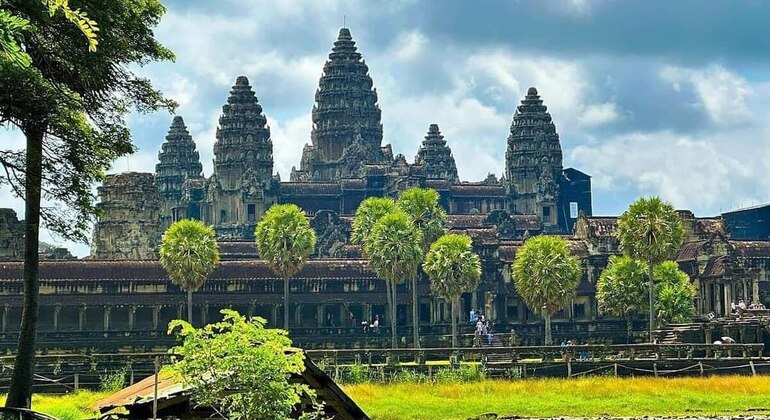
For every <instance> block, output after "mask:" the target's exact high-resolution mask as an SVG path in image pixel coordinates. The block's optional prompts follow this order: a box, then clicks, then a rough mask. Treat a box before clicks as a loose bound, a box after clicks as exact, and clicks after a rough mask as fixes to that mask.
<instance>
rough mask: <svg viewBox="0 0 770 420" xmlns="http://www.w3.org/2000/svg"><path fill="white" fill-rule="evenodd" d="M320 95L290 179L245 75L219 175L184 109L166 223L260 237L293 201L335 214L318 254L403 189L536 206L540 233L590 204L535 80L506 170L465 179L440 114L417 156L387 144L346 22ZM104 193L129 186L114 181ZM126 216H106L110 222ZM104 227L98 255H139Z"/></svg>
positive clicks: (168, 144) (467, 205)
mask: <svg viewBox="0 0 770 420" xmlns="http://www.w3.org/2000/svg"><path fill="white" fill-rule="evenodd" d="M315 100H316V103H315V105H314V106H313V110H312V118H313V127H312V132H311V133H310V140H311V144H308V145H306V146H305V148H304V150H303V153H302V157H301V160H300V168H299V169H296V168H293V169H292V172H291V180H290V182H281V181H280V178H279V177H278V175H277V174H274V173H273V143H272V139H271V136H270V129H269V127H268V126H267V119H266V117H265V115H264V114H263V110H262V106H261V105H260V104H259V102H258V100H257V97H256V95H255V93H254V90H253V89H252V87H251V85H250V84H249V80H248V79H247V78H246V77H245V76H239V77H238V78H237V79H236V81H235V85H234V86H233V87H232V90H231V91H230V95H229V97H228V98H227V102H226V103H225V105H224V106H223V107H222V115H221V117H220V119H219V126H218V128H217V133H216V143H215V145H214V173H213V174H212V175H211V176H210V177H208V178H204V177H203V176H202V169H201V164H200V158H199V154H198V151H197V150H196V147H195V143H194V141H193V139H192V138H191V136H190V134H189V132H188V131H187V129H186V127H185V124H184V121H183V120H182V118H181V117H174V120H173V122H172V124H171V127H170V129H169V132H168V135H167V136H166V141H165V142H164V143H163V144H162V146H161V152H160V153H159V155H158V161H159V162H158V164H157V166H156V177H155V186H156V189H157V190H158V194H159V196H160V199H161V211H160V212H161V214H160V218H161V222H162V225H163V226H168V225H169V224H170V222H173V221H175V220H179V219H182V218H195V219H200V220H202V221H204V222H205V223H207V224H209V225H212V226H214V228H215V229H216V232H217V235H218V236H219V238H220V239H222V240H226V241H232V240H252V239H253V237H254V228H255V226H256V223H257V221H258V220H259V219H260V218H261V217H262V215H263V214H264V213H265V211H266V210H267V208H268V207H270V206H271V205H272V204H274V203H295V204H297V205H299V206H300V207H301V208H302V209H303V210H304V211H305V212H306V213H307V214H308V216H310V217H313V216H315V215H318V214H322V213H323V214H326V216H324V217H325V219H324V220H325V221H324V222H321V221H319V222H318V224H317V230H318V235H319V237H320V238H322V240H321V241H320V243H319V250H318V251H319V252H318V255H319V256H334V255H337V254H339V252H342V251H341V250H342V248H340V247H339V246H336V245H334V246H333V244H338V243H340V241H341V238H342V237H343V236H345V234H340V233H339V232H337V231H336V230H335V231H334V232H332V231H329V226H332V225H334V223H332V222H330V221H333V220H336V219H335V217H336V218H339V217H343V216H345V215H352V214H353V213H354V212H355V210H356V208H358V205H359V204H360V203H361V201H362V200H364V199H365V198H366V197H371V196H376V197H383V196H396V195H398V193H399V192H400V191H403V190H405V189H407V188H411V187H423V188H433V189H435V190H437V191H438V192H439V194H440V197H441V204H442V206H444V207H445V208H446V210H447V211H448V212H449V213H450V214H479V215H484V214H488V213H490V212H493V211H500V210H506V211H508V212H509V213H510V214H530V215H534V216H535V217H536V219H537V220H539V223H540V224H541V226H538V227H537V228H536V229H533V230H532V231H538V232H540V231H547V232H560V233H569V232H571V230H572V225H573V222H574V220H576V218H577V214H574V215H572V216H571V218H570V217H569V215H567V214H566V213H567V210H568V209H571V204H575V207H576V208H580V210H582V211H584V212H586V213H587V214H590V213H591V185H590V177H589V176H587V175H585V174H583V173H582V172H580V171H577V170H575V169H567V170H564V171H562V158H561V148H560V146H559V136H558V135H557V134H556V128H555V126H554V124H553V122H552V121H551V116H550V114H548V113H547V111H546V107H545V106H544V105H543V102H542V100H541V99H540V97H539V96H538V94H537V91H536V90H535V89H534V88H531V89H530V90H529V92H528V95H527V96H526V97H525V98H524V100H523V101H522V105H520V106H519V107H518V109H517V111H516V113H515V115H514V117H513V125H512V126H511V134H510V137H509V140H508V153H507V154H506V177H504V178H503V179H498V178H497V177H495V176H494V175H492V174H490V175H489V176H488V177H487V178H486V179H485V180H483V181H480V182H463V181H460V179H459V176H458V173H457V164H456V162H455V159H454V156H453V155H452V151H451V148H450V147H449V145H448V143H447V140H446V139H445V138H444V136H443V135H442V134H441V132H440V130H439V127H438V124H430V126H429V129H428V133H427V135H426V136H425V137H424V139H423V140H422V143H421V145H420V147H419V149H418V150H417V154H416V156H415V161H414V163H411V162H409V161H407V159H406V157H404V155H402V154H398V155H395V156H394V154H393V150H392V148H391V146H390V145H385V146H383V144H382V143H383V127H382V123H381V111H380V108H379V105H378V104H377V92H376V90H375V89H374V87H373V82H372V79H371V77H370V76H369V69H368V67H367V65H366V63H365V62H364V60H363V59H362V57H361V54H360V53H359V52H358V51H357V49H356V45H355V42H354V41H353V38H352V36H351V34H350V31H349V30H348V29H347V28H342V29H341V30H340V33H339V37H338V39H337V41H336V42H335V43H334V47H333V48H332V52H331V53H330V54H329V59H328V60H327V62H326V64H325V65H324V68H323V74H322V76H321V79H320V81H319V88H318V91H317V92H316V95H315ZM105 192H109V193H110V194H112V195H113V196H114V195H116V194H119V192H117V191H116V190H112V189H106V190H105ZM104 199H106V200H108V201H109V200H115V198H109V197H105V198H104ZM125 199H126V200H130V198H125ZM568 201H569V203H568ZM105 208H106V209H107V211H108V212H109V211H110V210H109V207H105ZM118 211H122V210H121V209H118ZM331 213H333V214H335V216H333V217H332V216H331ZM143 216H144V215H143ZM120 217H123V215H121V214H118V215H116V216H113V215H107V216H106V218H105V220H112V219H115V220H117V219H119V218H120ZM329 223H331V225H330V224H329ZM335 223H336V222H335ZM101 226H102V225H98V226H97V228H96V233H95V238H99V240H100V245H99V246H98V247H97V248H96V249H97V250H98V252H99V254H97V253H96V252H95V253H94V254H93V255H94V256H95V257H97V256H99V255H110V258H133V255H135V254H134V253H133V251H131V252H129V253H127V254H121V252H120V251H118V250H116V249H112V250H107V249H105V248H104V247H105V246H107V247H109V246H110V245H109V244H110V243H111V242H109V241H108V240H107V239H106V238H107V237H108V236H109V235H108V234H104V233H102V232H100V229H101ZM531 233H532V232H531ZM147 235H154V236H155V237H154V238H151V239H150V238H148V239H147V240H146V241H145V242H148V243H150V242H151V243H158V242H159V241H160V233H159V232H157V231H155V230H149V231H147ZM121 255H122V256H121Z"/></svg>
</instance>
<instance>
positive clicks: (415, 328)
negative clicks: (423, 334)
mask: <svg viewBox="0 0 770 420" xmlns="http://www.w3.org/2000/svg"><path fill="white" fill-rule="evenodd" d="M418 277H419V275H418V274H415V276H414V278H413V279H412V340H413V342H414V346H413V347H414V348H416V349H419V348H420V310H419V309H420V308H419V307H418V302H417V279H418Z"/></svg>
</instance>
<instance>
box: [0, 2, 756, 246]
mask: <svg viewBox="0 0 770 420" xmlns="http://www.w3.org/2000/svg"><path fill="white" fill-rule="evenodd" d="M165 4H166V5H167V6H168V9H169V10H168V14H167V15H166V17H165V18H164V20H163V21H162V24H161V26H160V27H159V28H158V30H157V36H158V38H159V39H160V40H161V41H162V42H164V43H165V44H166V45H167V46H169V47H170V48H171V49H172V50H174V51H175V52H176V54H177V60H176V62H175V63H162V64H152V65H149V66H147V67H145V68H142V69H141V72H142V73H143V74H144V75H146V76H148V77H150V78H151V79H152V80H153V81H154V82H155V83H156V85H157V86H158V87H160V88H161V89H163V90H164V91H165V92H166V93H167V94H168V95H169V96H171V97H173V98H175V99H176V100H177V101H178V102H179V103H180V105H181V106H180V108H179V110H178V113H179V114H180V115H182V116H183V117H184V118H185V121H186V122H187V124H188V127H189V129H190V131H191V133H192V135H193V138H194V140H195V141H196V142H197V144H198V149H199V150H200V152H201V159H202V163H203V165H204V171H205V172H206V174H207V175H208V174H210V173H211V167H212V165H211V159H212V157H213V156H212V147H213V144H214V133H215V130H216V123H217V119H218V117H219V114H220V112H221V106H222V104H223V103H224V102H225V100H226V98H227V94H228V90H229V88H230V86H231V85H232V84H233V83H234V81H235V78H236V77H237V76H238V75H246V76H248V77H249V80H250V81H251V84H252V85H253V86H254V88H255V90H256V92H257V96H258V97H259V100H260V103H261V104H262V106H263V107H264V111H265V114H266V115H267V117H268V121H269V124H270V126H271V130H272V138H273V144H274V155H275V159H276V165H275V167H276V170H277V171H278V172H279V173H280V175H281V177H282V178H283V179H288V174H289V170H290V169H291V166H292V165H297V164H298V162H299V158H300V154H301V149H302V146H303V145H304V144H305V143H307V142H309V141H310V125H311V121H310V111H311V108H312V105H313V95H314V92H315V90H316V88H317V84H318V78H319V76H320V75H321V69H322V67H323V63H324V61H325V59H326V56H327V54H328V53H329V50H330V48H331V45H332V43H333V41H334V40H335V39H336V35H337V32H338V30H339V28H340V26H341V25H342V22H343V16H344V17H345V20H346V22H347V26H348V27H349V28H350V30H351V32H352V34H353V38H354V39H355V40H356V41H357V44H358V47H359V50H360V51H361V53H362V54H363V56H364V58H365V60H366V62H367V63H368V65H369V69H370V73H371V76H372V78H373V80H374V85H375V87H376V88H377V91H378V95H379V99H380V106H381V108H382V117H383V124H384V131H385V142H386V143H391V144H393V148H394V151H395V152H396V153H403V154H404V155H406V157H407V158H408V159H409V160H410V161H412V160H413V158H414V155H415V153H416V151H417V147H418V145H419V143H420V142H421V140H422V137H423V136H424V134H425V132H426V131H427V129H428V125H429V124H431V123H437V124H439V126H440V128H441V130H442V132H443V134H444V135H445V137H446V139H447V141H448V144H449V146H450V147H452V150H453V152H454V155H455V158H456V160H457V166H458V170H459V173H460V177H461V178H462V179H463V180H467V181H474V180H481V179H483V178H484V177H485V176H486V175H487V173H489V172H492V173H495V174H497V175H498V176H499V175H500V174H502V172H503V165H504V154H505V147H506V138H507V136H508V132H509V127H510V123H511V118H512V114H513V112H514V109H515V106H516V105H517V104H518V102H519V101H520V100H521V99H522V97H523V96H524V94H525V92H526V89H527V88H528V87H529V86H536V87H537V88H538V90H539V92H540V94H541V96H542V98H543V100H544V101H545V104H546V105H547V106H548V107H549V110H550V112H551V114H552V115H553V118H554V121H555V123H556V126H557V130H558V132H559V133H560V135H561V141H562V147H563V149H564V166H565V167H575V168H578V169H580V170H583V171H584V172H587V173H588V174H590V175H592V176H593V182H594V190H593V205H594V213H595V214H597V215H611V214H619V213H620V212H622V211H623V210H624V209H625V207H626V206H627V205H628V204H629V203H630V202H631V201H633V200H634V199H635V198H637V197H638V196H640V195H653V194H654V195H660V196H662V197H663V198H665V199H667V200H669V201H671V202H673V203H674V204H675V206H676V207H678V208H688V209H691V210H693V211H694V212H695V214H696V215H702V216H706V215H715V214H719V213H720V212H721V211H724V210H728V209H733V208H737V207H741V206H746V205H750V204H755V203H759V202H766V201H768V197H770V181H768V177H767V176H766V172H767V171H768V169H770V148H768V147H767V146H768V134H770V25H767V22H770V3H767V2H763V1H750V0H746V1H732V2H713V1H708V0H700V1H698V0H679V1H676V2H671V1H652V0H646V1H630V0H629V1H622V2H621V1H598V0H571V1H570V0H564V1H555V0H532V1H524V0H509V1H492V0H476V1H438V0H437V1H417V0H400V1H398V0H397V1H388V2H386V1H365V0H313V1H310V0H308V1H299V0H280V1H274V0H273V1H248V0H225V1H203V0H199V1H194V0H174V1H166V2H165ZM129 121H130V125H131V127H132V129H133V133H134V138H135V143H136V144H137V145H138V147H139V149H140V150H139V152H138V153H137V154H136V155H135V156H132V157H131V158H129V159H122V160H121V161H119V162H116V164H115V167H114V171H113V172H119V171H123V170H126V169H127V168H129V169H131V170H134V171H152V170H153V167H154V164H155V161H156V159H157V152H158V149H159V147H160V144H161V142H162V141H163V138H164V136H165V133H166V131H167V129H168V126H169V124H170V123H171V116H170V115H168V114H163V113H159V114H153V115H132V116H131V117H130V119H129ZM3 137H5V138H8V139H9V140H8V141H11V142H12V141H18V139H15V137H14V135H13V134H12V133H11V134H8V133H6V134H5V135H3ZM0 200H2V201H0V202H2V203H3V205H5V203H6V202H7V203H10V205H11V206H12V207H14V208H16V209H17V210H18V211H19V212H21V210H22V208H23V206H22V204H21V203H20V202H19V201H18V200H16V199H12V198H11V197H10V193H9V192H8V191H0ZM20 214H21V213H20ZM44 237H46V238H47V239H52V238H50V237H48V236H47V234H44ZM66 245H67V246H71V247H73V248H74V249H75V250H76V252H77V253H78V254H79V255H84V254H85V253H87V252H88V251H87V247H86V246H84V245H78V246H73V245H72V244H66Z"/></svg>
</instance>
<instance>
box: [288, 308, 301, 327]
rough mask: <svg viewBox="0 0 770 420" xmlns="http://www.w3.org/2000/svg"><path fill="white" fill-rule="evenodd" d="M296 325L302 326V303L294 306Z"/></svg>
mask: <svg viewBox="0 0 770 420" xmlns="http://www.w3.org/2000/svg"><path fill="white" fill-rule="evenodd" d="M290 316H291V315H290ZM294 325H299V326H301V325H302V304H301V303H297V304H295V305H294Z"/></svg>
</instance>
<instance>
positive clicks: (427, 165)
mask: <svg viewBox="0 0 770 420" xmlns="http://www.w3.org/2000/svg"><path fill="white" fill-rule="evenodd" d="M414 163H415V164H416V165H422V166H423V167H424V173H425V177H426V178H428V179H445V180H447V181H449V182H459V180H460V179H459V177H458V176H457V165H456V164H455V158H454V157H453V156H452V149H450V148H449V147H448V146H447V144H446V140H444V136H442V135H441V132H440V131H439V128H438V124H431V125H430V127H429V128H428V134H427V135H426V136H425V139H424V140H423V141H422V145H421V146H420V149H419V150H418V151H417V156H416V157H415V158H414Z"/></svg>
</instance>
